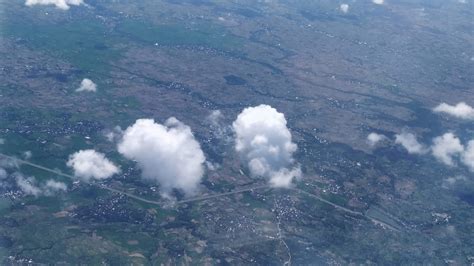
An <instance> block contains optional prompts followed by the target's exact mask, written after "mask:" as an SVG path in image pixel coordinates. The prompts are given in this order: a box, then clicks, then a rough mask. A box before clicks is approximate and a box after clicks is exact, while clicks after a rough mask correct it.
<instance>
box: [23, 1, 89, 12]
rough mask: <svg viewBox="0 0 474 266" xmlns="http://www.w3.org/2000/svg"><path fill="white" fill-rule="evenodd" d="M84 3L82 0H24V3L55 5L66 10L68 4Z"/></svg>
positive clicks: (28, 4) (30, 4)
mask: <svg viewBox="0 0 474 266" xmlns="http://www.w3.org/2000/svg"><path fill="white" fill-rule="evenodd" d="M81 4H84V1H83V0H26V2H25V5H27V6H34V5H55V6H56V7H57V8H59V9H62V10H68V9H69V7H70V6H78V5H81Z"/></svg>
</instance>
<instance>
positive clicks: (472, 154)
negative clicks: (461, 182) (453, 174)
mask: <svg viewBox="0 0 474 266" xmlns="http://www.w3.org/2000/svg"><path fill="white" fill-rule="evenodd" d="M461 161H462V162H463V163H464V164H465V165H466V166H467V167H469V170H471V171H472V172H474V140H471V141H469V142H468V143H467V147H466V150H465V151H464V152H463V154H462V156H461Z"/></svg>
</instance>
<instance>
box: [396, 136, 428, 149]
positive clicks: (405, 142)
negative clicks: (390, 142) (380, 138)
mask: <svg viewBox="0 0 474 266" xmlns="http://www.w3.org/2000/svg"><path fill="white" fill-rule="evenodd" d="M395 143H397V144H400V145H402V146H403V147H404V148H405V149H406V150H407V151H408V153H411V154H424V153H427V152H428V151H427V149H426V147H425V146H424V145H423V144H421V143H419V142H418V140H417V139H416V136H415V135H413V134H412V133H407V132H402V133H401V134H396V135H395Z"/></svg>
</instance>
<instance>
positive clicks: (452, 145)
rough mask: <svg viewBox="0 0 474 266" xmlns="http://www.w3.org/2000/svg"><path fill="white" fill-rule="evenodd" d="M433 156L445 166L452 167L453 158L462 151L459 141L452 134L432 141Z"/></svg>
mask: <svg viewBox="0 0 474 266" xmlns="http://www.w3.org/2000/svg"><path fill="white" fill-rule="evenodd" d="M431 151H432V153H433V156H434V157H435V158H436V159H438V160H439V161H440V162H442V163H444V164H447V165H450V166H452V165H454V162H453V158H452V157H453V156H455V155H457V154H460V153H462V152H463V151H464V147H463V145H462V144H461V141H460V140H459V139H458V138H457V137H456V136H454V134H453V133H446V134H444V135H443V136H439V137H436V138H434V139H433V146H432V147H431Z"/></svg>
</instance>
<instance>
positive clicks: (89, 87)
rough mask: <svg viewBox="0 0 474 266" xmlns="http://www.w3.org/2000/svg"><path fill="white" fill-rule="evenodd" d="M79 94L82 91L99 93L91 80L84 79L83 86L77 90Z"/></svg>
mask: <svg viewBox="0 0 474 266" xmlns="http://www.w3.org/2000/svg"><path fill="white" fill-rule="evenodd" d="M76 91H78V92H80V91H91V92H96V91H97V85H96V84H95V83H94V82H92V80H90V79H83V80H82V82H81V86H80V87H79V88H78V89H77V90H76Z"/></svg>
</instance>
